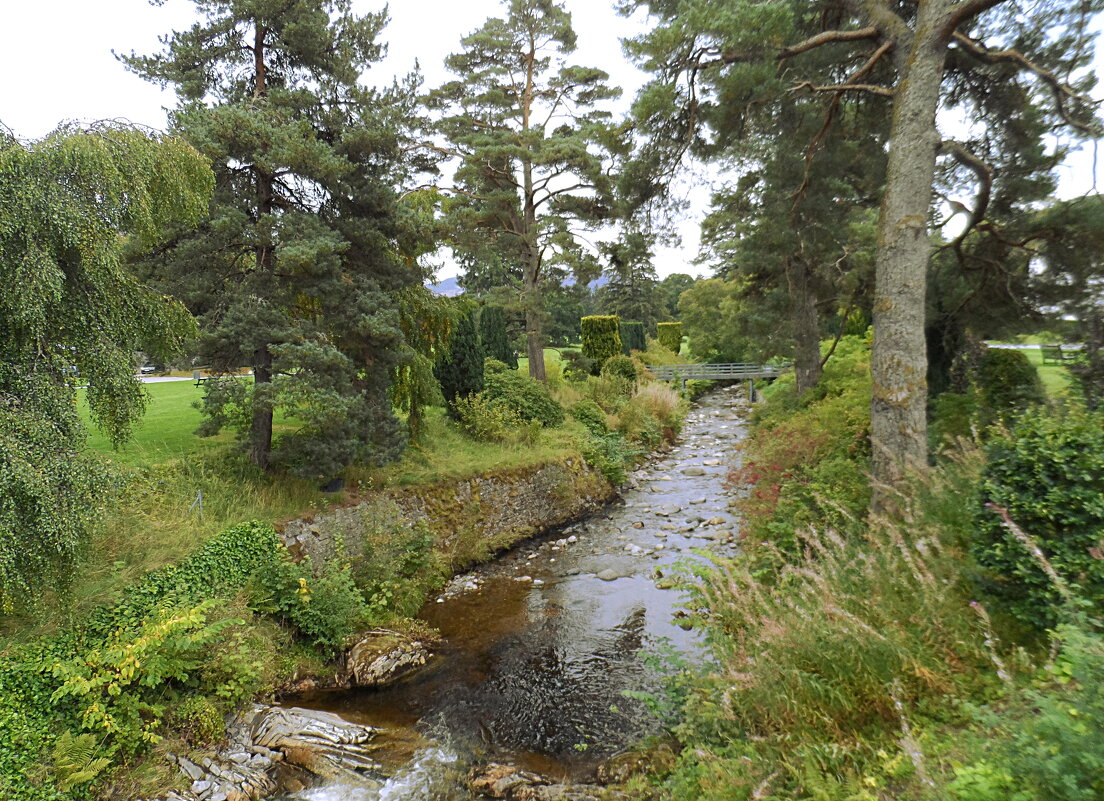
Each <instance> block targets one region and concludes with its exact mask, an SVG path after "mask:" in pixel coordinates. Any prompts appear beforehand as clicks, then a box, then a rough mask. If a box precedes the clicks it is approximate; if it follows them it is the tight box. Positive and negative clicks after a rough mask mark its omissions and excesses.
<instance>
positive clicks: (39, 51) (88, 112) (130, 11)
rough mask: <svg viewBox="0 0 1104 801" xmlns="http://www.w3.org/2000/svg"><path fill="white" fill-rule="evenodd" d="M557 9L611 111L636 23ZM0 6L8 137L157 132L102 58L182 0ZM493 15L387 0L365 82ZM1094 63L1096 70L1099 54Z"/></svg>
mask: <svg viewBox="0 0 1104 801" xmlns="http://www.w3.org/2000/svg"><path fill="white" fill-rule="evenodd" d="M564 5H565V6H566V8H567V9H568V10H569V11H570V12H571V14H572V16H573V22H574V26H575V30H576V32H577V34H578V37H579V48H578V50H577V52H576V53H575V55H574V59H573V60H574V61H575V62H576V63H579V64H583V65H587V66H595V67H600V68H602V69H604V70H606V71H607V72H609V73H610V75H611V82H612V83H614V84H617V85H620V86H621V87H622V88H623V89H624V93H625V94H624V97H623V98H622V101H621V103H620V109H621V110H623V109H625V108H627V106H628V103H629V101H630V100H631V98H632V96H633V94H634V93H635V92H636V90H637V89H638V88H639V87H640V86H641V84H642V83H643V80H644V76H643V75H642V74H641V73H639V72H638V71H637V70H636V69H635V68H633V67H632V66H631V65H629V64H628V63H627V62H626V61H625V59H624V58H623V56H622V52H621V45H620V37H623V36H629V35H632V34H634V33H636V32H638V31H640V30H641V29H642V27H643V24H644V23H643V21H642V20H640V19H636V20H626V19H624V18H622V17H620V16H618V15H617V14H616V13H615V12H614V10H613V8H612V0H564ZM4 6H5V7H4V9H3V12H2V13H3V16H2V18H0V19H2V25H0V121H2V122H3V123H5V124H6V125H7V126H8V127H9V128H11V129H12V130H13V131H14V132H15V133H16V135H18V136H20V137H24V138H37V137H41V136H43V135H45V134H46V133H48V132H49V131H50V130H51V129H53V128H54V127H55V126H56V125H57V124H58V123H59V122H61V121H62V120H79V121H86V122H87V121H94V120H102V119H116V118H118V119H125V120H130V121H131V122H135V123H140V124H143V125H149V126H152V127H154V128H163V127H164V126H165V111H164V109H165V108H166V107H171V106H173V105H174V104H175V97H174V95H173V93H172V91H171V90H167V91H162V90H161V89H159V88H158V87H156V86H153V85H152V84H149V83H146V82H145V81H143V80H142V79H141V78H139V77H138V76H136V75H133V74H131V73H129V72H127V71H126V70H125V69H124V68H123V66H122V64H120V63H119V62H118V61H116V60H115V58H114V57H113V56H112V54H111V51H112V50H115V51H118V52H124V53H129V52H130V51H131V50H133V51H136V52H138V53H152V52H155V51H158V50H160V49H161V46H160V44H159V43H158V37H159V36H161V35H163V34H166V33H168V32H169V31H171V30H181V29H183V28H186V27H189V26H190V25H191V24H192V22H193V21H194V20H195V18H196V15H195V7H194V5H193V4H192V3H191V2H188V0H167V2H165V4H164V5H163V6H161V7H156V6H151V5H150V4H149V3H148V2H147V0H39V2H37V3H23V2H18V3H17V2H6V3H5V4H4ZM354 6H355V7H356V9H357V11H359V12H360V13H365V12H369V11H377V10H379V9H380V8H381V7H382V6H383V3H381V2H375V1H374V0H354ZM500 14H501V4H500V3H499V2H497V0H405V2H401V1H400V2H394V3H392V4H391V6H390V16H391V23H390V24H389V25H388V27H387V28H386V30H385V31H384V39H385V40H386V41H387V43H388V47H389V50H390V52H389V56H388V59H387V61H386V62H385V63H384V64H383V65H381V66H379V67H377V68H375V69H374V70H373V71H372V72H373V73H375V75H372V74H369V75H366V76H365V78H366V80H367V81H369V82H373V83H375V82H378V83H389V82H390V77H391V76H392V75H395V74H402V73H405V72H407V71H408V70H410V69H411V68H412V67H413V66H414V63H415V60H417V61H418V62H419V63H420V64H421V67H422V71H423V73H424V74H425V76H426V82H427V85H430V86H433V85H436V84H438V83H440V82H441V81H443V80H445V79H446V78H448V77H449V76H448V74H447V73H446V72H445V71H444V69H443V66H442V60H443V59H444V57H445V55H447V54H449V53H452V52H455V51H456V50H457V49H458V44H459V40H460V37H461V36H463V35H465V34H467V33H470V32H471V31H473V30H475V29H476V28H478V27H479V26H480V25H482V23H483V21H484V20H486V19H487V18H488V17H489V16H492V15H500ZM1097 61H1098V64H1100V63H1101V59H1100V58H1099V56H1098V59H1097ZM1098 70H1099V67H1098ZM1100 169H1104V167H1101V168H1100ZM1092 174H1093V160H1092V157H1091V153H1090V152H1085V153H1082V154H1081V156H1080V157H1079V158H1076V159H1075V160H1073V161H1072V162H1071V163H1070V164H1069V165H1067V166H1066V167H1064V168H1063V169H1062V191H1061V194H1062V195H1064V196H1070V195H1073V194H1078V193H1081V192H1084V191H1087V190H1088V189H1089V188H1090V187H1091V186H1092V185H1093V180H1092ZM1101 183H1102V184H1104V181H1102V182H1101ZM694 194H695V195H696V197H697V198H698V204H697V205H698V206H701V205H702V202H703V201H702V198H707V197H708V187H706V186H702V187H700V188H699V189H698V191H697V192H695V193H694ZM681 231H682V234H683V240H684V242H683V247H682V248H681V249H663V250H661V251H660V252H659V253H657V254H656V255H657V258H656V268H657V270H658V272H659V274H660V275H661V276H664V275H668V274H670V273H672V272H691V273H698V272H700V271H699V270H698V269H697V268H695V267H694V266H693V265H692V264H690V263H689V262H690V261H691V260H692V259H693V258H694V256H695V254H696V249H697V236H696V225H694V224H687V225H684V226H682V227H681ZM447 273H448V271H447V270H446V271H443V274H447Z"/></svg>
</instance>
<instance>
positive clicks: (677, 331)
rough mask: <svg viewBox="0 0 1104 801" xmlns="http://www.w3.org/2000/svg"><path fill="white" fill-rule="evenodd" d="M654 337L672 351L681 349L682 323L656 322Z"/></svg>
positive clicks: (676, 351) (675, 351)
mask: <svg viewBox="0 0 1104 801" xmlns="http://www.w3.org/2000/svg"><path fill="white" fill-rule="evenodd" d="M656 339H658V340H659V344H660V345H662V346H663V347H665V348H667V350H669V351H671V352H672V353H678V352H679V350H681V349H682V323H657V324H656Z"/></svg>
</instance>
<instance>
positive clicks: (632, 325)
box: [621, 320, 648, 356]
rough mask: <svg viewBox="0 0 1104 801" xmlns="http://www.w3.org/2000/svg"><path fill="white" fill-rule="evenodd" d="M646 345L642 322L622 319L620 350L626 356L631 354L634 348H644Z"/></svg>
mask: <svg viewBox="0 0 1104 801" xmlns="http://www.w3.org/2000/svg"><path fill="white" fill-rule="evenodd" d="M647 347H648V345H647V342H646V341H645V337H644V323H637V322H633V321H627V320H626V321H622V322H621V352H622V353H623V354H625V355H626V356H631V355H632V352H633V351H634V350H644V349H645V348H647Z"/></svg>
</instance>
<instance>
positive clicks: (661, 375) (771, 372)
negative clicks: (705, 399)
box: [648, 362, 789, 400]
mask: <svg viewBox="0 0 1104 801" xmlns="http://www.w3.org/2000/svg"><path fill="white" fill-rule="evenodd" d="M787 367H789V365H773V364H754V363H752V362H732V363H729V364H657V365H653V366H651V367H649V368H648V370H649V371H650V372H651V373H652V375H654V376H655V377H656V378H658V379H659V380H660V381H681V382H682V388H683V389H686V382H687V381H691V380H700V381H747V382H748V393H749V397H750V398H751V399H752V400H754V399H755V379H757V378H777V377H778V376H779V375H781V374H782V371H783V370H785V369H786V368H787Z"/></svg>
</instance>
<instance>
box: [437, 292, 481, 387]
mask: <svg viewBox="0 0 1104 801" xmlns="http://www.w3.org/2000/svg"><path fill="white" fill-rule="evenodd" d="M483 358H484V357H483V347H482V345H480V344H479V335H478V334H477V333H476V330H475V313H474V312H473V311H467V312H461V313H460V314H459V315H458V317H457V319H456V321H455V322H454V324H453V329H452V339H451V341H450V342H449V349H448V352H447V353H445V354H442V355H441V356H439V357H438V358H437V362H436V364H434V365H433V374H434V375H435V376H436V377H437V381H438V382H439V383H440V384H441V393H442V394H443V395H444V396H445V402H446V403H448V404H449V408H450V409H451V408H452V404H453V402H454V401H455V400H456V398H463V397H465V396H467V395H472V394H474V393H476V392H479V391H480V390H481V389H483Z"/></svg>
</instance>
